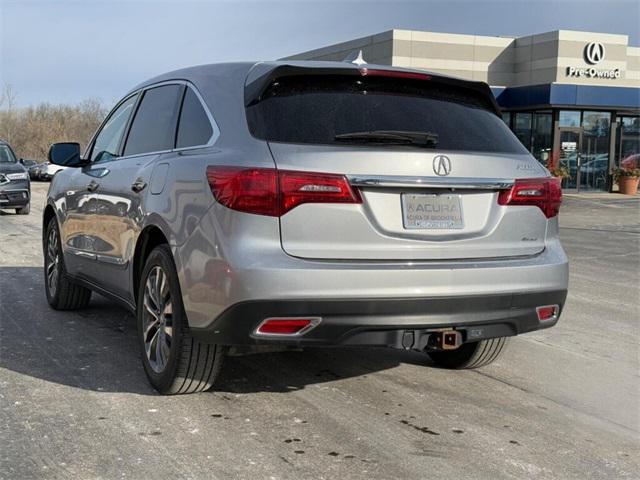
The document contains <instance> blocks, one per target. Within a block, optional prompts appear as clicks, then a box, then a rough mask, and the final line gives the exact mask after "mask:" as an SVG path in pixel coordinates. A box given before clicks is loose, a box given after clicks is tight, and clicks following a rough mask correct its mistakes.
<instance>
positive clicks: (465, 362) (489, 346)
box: [429, 337, 507, 369]
mask: <svg viewBox="0 0 640 480" xmlns="http://www.w3.org/2000/svg"><path fill="white" fill-rule="evenodd" d="M506 344H507V337H499V338H490V339H488V340H480V341H479V342H470V343H463V344H462V345H461V346H460V347H458V348H456V349H455V350H439V351H437V352H429V356H430V357H431V360H433V362H434V363H435V364H436V365H438V366H439V367H443V368H451V369H466V368H468V369H472V368H480V367H484V366H485V365H489V364H490V363H492V362H494V361H495V360H497V359H498V357H499V356H500V355H501V354H502V353H503V351H504V348H505V346H506Z"/></svg>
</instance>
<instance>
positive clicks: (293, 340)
mask: <svg viewBox="0 0 640 480" xmlns="http://www.w3.org/2000/svg"><path fill="white" fill-rule="evenodd" d="M566 296H567V291H566V290H555V291H545V292H536V293H510V294H498V295H476V296H465V297H460V296H455V297H438V298H418V299H416V298H404V299H403V298H393V299H351V300H344V299H340V300H327V299H325V300H308V301H307V300H262V301H247V302H241V303H238V304H235V305H233V306H231V307H229V308H228V309H226V310H225V311H224V312H222V313H221V314H220V315H219V316H218V317H217V318H216V319H215V320H214V321H213V322H212V323H211V324H210V325H209V326H207V327H205V328H193V327H192V328H191V331H192V334H193V335H194V336H196V337H197V338H199V339H200V340H202V341H205V342H208V343H217V344H221V345H288V346H299V347H302V346H313V345H317V346H327V345H367V346H388V347H397V348H413V349H420V350H421V349H424V347H425V346H426V342H427V340H428V336H429V333H432V332H433V331H434V330H436V329H440V328H447V329H451V328H453V329H456V330H459V331H460V332H461V334H462V341H463V342H469V341H477V340H481V339H484V338H494V337H505V336H513V335H518V334H521V333H526V332H531V331H534V330H540V329H543V328H548V327H551V326H553V325H555V324H556V323H557V321H558V317H559V315H558V316H557V317H556V318H555V319H553V320H549V321H545V322H540V321H539V320H538V316H537V314H536V307H538V306H543V305H559V307H560V313H561V312H562V308H563V307H564V303H565V299H566ZM269 317H321V318H322V320H321V321H320V323H319V324H318V325H317V326H316V327H315V328H313V329H312V330H309V331H308V332H307V333H305V334H303V335H301V336H298V337H286V336H267V337H265V336H261V335H258V334H256V329H257V327H258V325H259V324H260V322H262V321H263V320H264V319H265V318H269Z"/></svg>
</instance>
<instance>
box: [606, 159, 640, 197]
mask: <svg viewBox="0 0 640 480" xmlns="http://www.w3.org/2000/svg"><path fill="white" fill-rule="evenodd" d="M611 173H612V174H613V179H614V181H615V182H616V183H617V184H618V187H619V188H620V193H622V194H623V195H636V194H637V193H638V180H640V168H638V167H636V166H633V167H622V168H614V169H613V170H612V172H611Z"/></svg>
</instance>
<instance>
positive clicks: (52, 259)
mask: <svg viewBox="0 0 640 480" xmlns="http://www.w3.org/2000/svg"><path fill="white" fill-rule="evenodd" d="M59 268H60V254H59V253H58V232H57V231H56V229H55V228H52V229H51V230H49V238H48V239H47V285H48V286H49V295H51V296H52V297H55V295H56V291H57V289H58V271H59Z"/></svg>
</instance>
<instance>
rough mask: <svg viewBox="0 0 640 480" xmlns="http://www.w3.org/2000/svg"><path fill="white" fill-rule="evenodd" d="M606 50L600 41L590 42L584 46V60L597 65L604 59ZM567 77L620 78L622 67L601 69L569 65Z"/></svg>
mask: <svg viewBox="0 0 640 480" xmlns="http://www.w3.org/2000/svg"><path fill="white" fill-rule="evenodd" d="M605 54H606V50H605V48H604V45H603V44H602V43H600V42H590V43H587V44H586V45H585V47H584V61H585V62H586V63H588V64H590V65H597V64H598V63H600V62H602V61H603V60H604V56H605ZM567 77H578V78H611V79H614V78H620V69H619V68H614V69H600V68H594V67H589V68H582V67H567Z"/></svg>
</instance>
